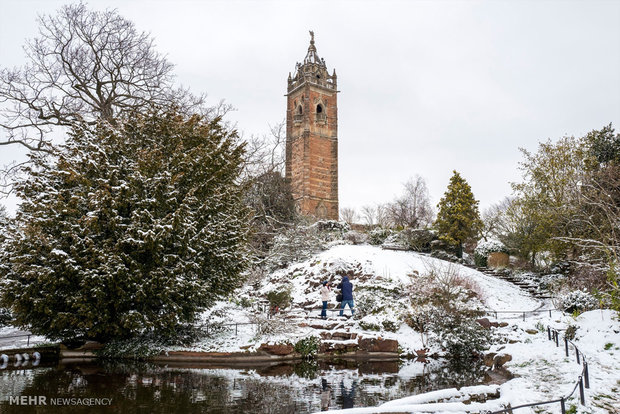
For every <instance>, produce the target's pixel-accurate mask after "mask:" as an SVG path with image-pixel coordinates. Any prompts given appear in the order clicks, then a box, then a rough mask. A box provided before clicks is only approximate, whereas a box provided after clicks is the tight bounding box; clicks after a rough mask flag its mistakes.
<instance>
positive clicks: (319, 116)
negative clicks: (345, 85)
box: [316, 104, 327, 122]
mask: <svg viewBox="0 0 620 414" xmlns="http://www.w3.org/2000/svg"><path fill="white" fill-rule="evenodd" d="M324 109H325V108H323V105H322V104H318V105H317V106H316V120H317V121H320V122H325V121H327V116H326V114H325V111H324Z"/></svg>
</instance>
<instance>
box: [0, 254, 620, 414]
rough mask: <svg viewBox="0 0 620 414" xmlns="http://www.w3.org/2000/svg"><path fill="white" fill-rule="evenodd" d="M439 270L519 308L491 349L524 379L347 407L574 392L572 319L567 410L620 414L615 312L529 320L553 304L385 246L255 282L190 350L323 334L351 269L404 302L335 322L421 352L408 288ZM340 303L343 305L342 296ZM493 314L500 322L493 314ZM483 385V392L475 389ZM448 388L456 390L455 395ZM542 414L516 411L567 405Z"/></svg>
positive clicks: (498, 304) (359, 284) (329, 257)
mask: <svg viewBox="0 0 620 414" xmlns="http://www.w3.org/2000/svg"><path fill="white" fill-rule="evenodd" d="M431 270H440V271H441V270H444V271H445V270H449V271H451V272H458V273H459V274H460V275H461V276H463V277H466V278H469V279H470V280H471V281H473V282H475V284H476V285H477V286H478V288H479V291H480V296H481V303H480V304H479V305H482V306H483V307H485V308H486V309H487V310H488V311H499V312H506V311H515V312H518V313H514V314H511V313H499V314H498V319H497V321H498V322H506V323H507V324H508V325H507V326H504V327H501V328H492V329H493V331H494V332H495V334H496V335H495V336H496V340H495V343H494V344H493V345H492V347H491V349H490V350H489V352H503V353H508V354H510V355H512V360H511V361H509V362H508V363H506V364H505V368H507V369H508V370H509V371H510V372H512V373H513V374H515V376H516V377H515V378H514V379H512V380H510V381H508V382H506V383H504V384H502V385H501V386H500V392H501V396H500V399H499V400H494V401H491V402H488V403H483V404H479V403H472V404H470V405H468V406H467V407H465V406H464V405H463V403H462V402H459V399H458V398H456V397H455V396H452V397H450V398H449V401H443V402H439V403H436V404H440V405H435V406H429V405H426V406H425V408H423V407H421V406H420V404H426V403H429V402H431V401H433V400H432V399H430V397H428V396H415V398H411V399H403V400H399V401H398V402H394V403H393V404H392V405H386V406H382V407H380V408H379V407H374V408H367V409H361V408H357V409H352V410H343V411H342V412H347V413H366V412H388V410H392V412H407V410H409V412H414V411H415V412H424V409H428V410H429V411H428V412H431V411H432V412H466V411H467V410H470V411H471V410H473V411H475V410H483V409H484V410H493V409H497V408H499V407H501V405H502V404H508V403H510V404H511V405H512V406H513V407H514V406H516V405H519V404H525V403H531V402H537V401H544V400H551V399H557V398H559V397H560V396H563V395H567V394H568V393H569V392H570V391H571V390H572V389H573V387H574V384H575V381H576V380H577V377H578V376H579V374H580V372H581V370H582V366H581V365H579V364H577V363H576V362H575V354H574V350H573V349H572V348H571V351H570V356H569V357H566V356H565V353H564V348H563V344H561V346H560V347H557V348H556V347H555V344H554V343H553V342H551V341H549V340H548V339H547V333H546V330H545V329H546V326H551V327H553V328H556V329H559V330H565V329H566V328H567V327H568V326H569V325H573V326H575V327H576V328H577V330H576V338H575V340H574V342H575V343H576V344H577V346H578V347H579V349H580V351H581V352H582V353H583V354H585V355H586V358H587V361H588V363H589V373H590V389H589V390H586V393H585V394H586V401H587V403H586V406H585V407H582V406H580V405H579V400H578V393H575V394H573V397H572V398H571V399H570V400H569V401H568V402H567V408H570V407H571V406H575V407H576V409H577V412H584V413H614V412H615V413H620V402H619V401H620V398H619V397H618V396H619V395H620V323H619V322H618V317H617V315H615V314H614V313H613V312H612V311H609V310H603V311H590V312H587V313H584V314H582V315H580V316H578V317H577V318H573V317H572V316H570V315H565V314H563V313H561V312H558V311H552V313H551V315H549V313H548V312H546V311H545V312H540V313H537V314H534V313H526V318H525V320H523V314H522V313H521V312H523V311H534V310H545V309H549V308H551V307H552V305H551V304H550V303H545V302H542V301H540V300H537V299H534V298H532V297H531V296H530V295H529V294H528V293H527V292H525V291H524V290H522V289H520V288H518V287H517V286H515V285H513V284H511V283H509V282H506V281H504V280H500V279H497V278H494V277H491V276H487V275H484V274H482V273H480V272H478V271H476V270H473V269H470V268H467V267H464V266H460V265H457V264H453V263H448V262H445V261H442V260H439V259H434V258H432V257H429V256H427V255H423V254H418V253H413V252H403V251H390V250H382V249H380V248H378V247H373V246H367V245H361V246H354V245H337V246H334V247H332V248H330V249H328V250H326V251H323V252H321V253H319V254H317V255H315V256H313V257H311V258H310V259H308V260H305V261H303V262H300V263H295V264H292V265H290V266H288V267H287V268H284V269H281V270H278V271H275V272H273V273H272V274H270V275H268V276H267V277H266V278H265V280H263V281H259V282H256V283H255V284H249V285H248V286H246V287H245V288H243V289H241V290H240V291H239V292H237V293H236V294H235V295H234V296H233V297H231V299H229V300H227V301H221V302H218V303H217V304H216V305H215V306H214V307H213V308H212V309H210V310H209V311H208V312H205V313H204V314H203V315H202V322H203V323H207V324H209V326H210V329H211V336H210V337H209V338H208V339H206V340H204V341H202V342H198V343H196V344H194V345H193V346H192V347H190V348H187V347H185V348H182V349H185V350H187V349H191V350H202V351H223V352H225V351H228V352H234V351H245V350H250V351H251V350H255V349H256V348H258V346H260V344H261V343H282V342H290V343H295V342H297V341H298V340H300V339H302V338H305V337H308V336H311V335H314V336H316V335H317V330H316V329H314V328H312V326H310V325H315V324H321V323H322V322H321V321H320V320H319V319H317V317H318V313H319V308H320V305H321V302H320V295H319V287H320V283H321V282H322V281H323V280H331V281H333V282H336V283H337V282H339V281H340V277H341V276H342V275H347V276H349V278H350V279H351V281H352V283H353V285H354V297H355V299H356V301H357V302H356V303H358V304H362V303H363V302H364V301H366V302H368V301H369V300H371V299H376V300H378V301H379V302H380V301H381V299H382V298H384V297H387V296H385V292H390V295H392V296H391V297H393V296H394V295H396V297H398V298H399V299H397V300H392V301H391V302H388V303H384V305H385V306H383V307H382V310H381V312H380V314H379V316H377V315H366V316H363V317H361V318H359V317H357V316H356V318H353V319H350V320H346V321H345V320H343V319H340V318H336V317H333V318H331V319H330V320H328V321H327V323H328V324H335V323H338V324H343V325H346V327H347V329H349V331H350V332H352V333H356V334H357V335H358V336H365V337H378V336H380V337H383V338H391V339H397V340H398V342H399V345H400V347H401V348H402V350H403V351H404V352H413V351H415V350H416V349H420V348H422V347H423V344H422V340H421V338H420V335H419V334H418V333H417V332H415V331H414V330H412V329H411V328H410V327H409V326H407V325H406V324H405V323H403V317H404V315H405V314H406V313H407V312H409V311H411V308H410V307H411V304H410V303H409V301H408V297H407V290H408V289H409V288H411V286H414V285H415V284H416V283H417V282H418V281H419V277H420V275H424V274H425V273H427V272H429V271H431ZM285 288H286V289H289V290H290V292H291V298H292V305H291V309H290V310H289V311H287V312H283V313H281V314H279V315H276V317H275V318H273V319H269V320H268V319H266V318H265V316H264V314H263V313H262V312H260V311H259V310H258V309H259V306H258V304H259V302H258V301H259V299H262V300H264V298H265V297H266V295H267V293H268V292H271V291H275V290H282V289H285ZM331 304H332V306H333V305H335V294H334V299H333V300H332V301H331ZM347 313H349V311H348V310H347ZM333 315H335V313H334V314H333ZM490 315H492V312H491V313H490ZM489 319H491V320H492V321H493V320H494V318H493V317H491V316H489ZM388 322H389V323H388ZM218 323H224V324H235V323H237V324H239V325H238V326H236V327H235V326H234V325H229V326H227V327H224V328H222V327H220V328H219V331H215V332H216V333H215V334H213V332H214V330H215V329H217V325H218ZM257 323H260V324H261V326H262V327H263V330H259V329H258V325H257ZM373 324H374V325H375V329H372V330H369V329H366V328H364V327H363V326H362V325H364V326H366V327H367V326H368V325H373ZM390 326H391V327H394V326H396V328H397V329H387V327H390ZM235 328H236V330H235ZM336 329H339V328H336ZM377 329H378V330H377ZM394 330H395V331H394ZM527 331H529V333H528V332H527ZM6 332H7V331H6V329H5V330H3V331H0V335H6V334H7V333H6ZM37 339H40V338H37ZM31 340H32V338H31ZM174 349H179V348H174ZM434 351H438V350H433V349H431V352H434ZM475 391H476V389H474V390H473V391H472V392H475ZM449 392H452V391H446V393H449ZM425 398H426V399H425ZM407 407H408V408H407ZM373 410H374V411H373ZM538 410H539V411H534V410H530V409H524V410H519V411H517V413H519V414H521V413H528V412H551V413H555V412H559V405H557V404H556V405H554V406H547V407H542V408H539V409H538ZM540 410H547V411H540Z"/></svg>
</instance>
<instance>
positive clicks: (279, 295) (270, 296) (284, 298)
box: [267, 289, 291, 309]
mask: <svg viewBox="0 0 620 414" xmlns="http://www.w3.org/2000/svg"><path fill="white" fill-rule="evenodd" d="M267 300H268V301H269V304H270V305H271V306H277V307H279V308H280V309H284V308H286V307H287V306H288V305H289V304H290V303H291V291H290V290H288V289H284V290H272V291H271V292H268V293H267Z"/></svg>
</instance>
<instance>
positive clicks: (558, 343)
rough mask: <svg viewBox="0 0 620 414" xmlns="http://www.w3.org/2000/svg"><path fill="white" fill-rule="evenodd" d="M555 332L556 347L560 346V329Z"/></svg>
mask: <svg viewBox="0 0 620 414" xmlns="http://www.w3.org/2000/svg"><path fill="white" fill-rule="evenodd" d="M554 332H555V346H556V348H557V347H559V346H560V338H559V336H560V335H559V333H558V331H554Z"/></svg>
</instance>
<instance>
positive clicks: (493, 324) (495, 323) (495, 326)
mask: <svg viewBox="0 0 620 414" xmlns="http://www.w3.org/2000/svg"><path fill="white" fill-rule="evenodd" d="M489 324H490V325H491V326H492V327H494V328H499V323H497V322H489Z"/></svg>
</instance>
